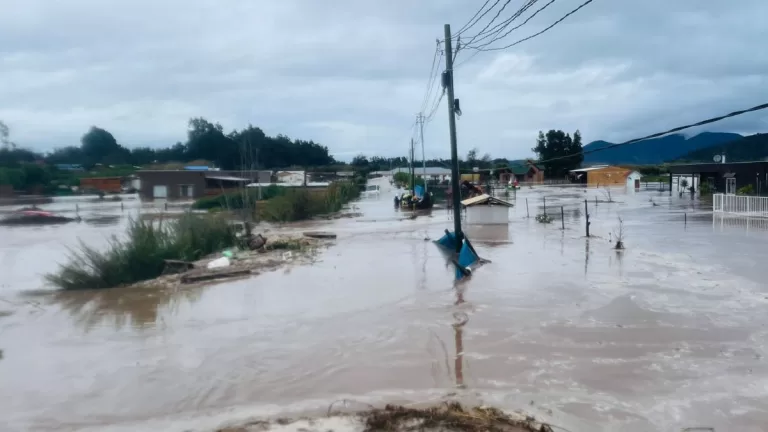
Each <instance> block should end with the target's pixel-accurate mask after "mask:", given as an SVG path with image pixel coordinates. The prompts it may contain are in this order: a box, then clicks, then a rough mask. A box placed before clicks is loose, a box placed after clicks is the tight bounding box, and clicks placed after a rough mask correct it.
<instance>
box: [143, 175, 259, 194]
mask: <svg viewBox="0 0 768 432" xmlns="http://www.w3.org/2000/svg"><path fill="white" fill-rule="evenodd" d="M136 176H137V177H138V179H139V184H140V188H139V196H140V197H141V198H142V199H150V200H152V199H171V200H174V199H197V198H200V197H203V196H211V195H219V194H222V193H224V192H228V191H231V190H235V189H237V188H239V187H243V186H245V185H247V184H249V183H254V182H255V183H261V182H266V183H269V182H270V180H271V177H272V172H271V171H196V170H142V171H137V172H136Z"/></svg>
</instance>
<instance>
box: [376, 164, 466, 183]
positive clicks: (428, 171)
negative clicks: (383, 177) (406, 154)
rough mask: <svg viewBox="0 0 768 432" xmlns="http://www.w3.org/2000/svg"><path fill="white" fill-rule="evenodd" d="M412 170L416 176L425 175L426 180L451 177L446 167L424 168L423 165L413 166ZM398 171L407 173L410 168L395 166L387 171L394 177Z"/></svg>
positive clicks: (440, 179) (441, 179)
mask: <svg viewBox="0 0 768 432" xmlns="http://www.w3.org/2000/svg"><path fill="white" fill-rule="evenodd" d="M413 171H414V172H415V173H416V177H424V176H425V175H426V177H427V179H428V180H433V181H444V180H448V179H450V178H451V170H450V169H448V168H441V167H426V168H424V167H419V166H415V167H414V168H413ZM399 172H404V173H406V174H408V173H409V172H410V168H408V167H403V168H395V169H393V170H391V171H389V175H390V176H392V177H394V175H395V174H397V173H399Z"/></svg>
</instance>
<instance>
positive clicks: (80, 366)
mask: <svg viewBox="0 0 768 432" xmlns="http://www.w3.org/2000/svg"><path fill="white" fill-rule="evenodd" d="M543 196H547V197H548V198H547V210H548V213H553V216H556V217H557V218H559V217H560V210H559V206H561V205H562V206H564V207H565V211H564V214H565V219H566V230H565V231H561V230H560V221H559V220H556V221H555V222H553V223H552V224H549V225H542V224H538V223H536V222H535V221H534V220H533V216H534V215H535V214H537V213H540V212H541V211H542V210H543V208H542V205H541V204H542V203H541V201H542V197H543ZM595 196H597V197H598V198H599V199H602V198H603V197H604V195H603V194H602V193H601V192H600V191H595V190H589V191H587V192H584V191H583V189H574V190H569V191H565V192H564V191H562V190H553V189H548V188H534V189H523V190H521V191H519V192H518V195H517V197H516V198H514V196H513V197H512V198H510V199H512V200H514V201H515V203H516V208H515V209H513V210H512V212H511V214H510V220H511V222H510V224H509V226H504V227H470V228H468V231H469V233H470V235H471V238H473V239H474V241H475V246H476V248H477V249H478V251H479V252H480V254H481V255H482V256H483V257H485V258H488V259H490V260H492V261H493V262H492V263H491V264H488V265H486V266H484V267H482V268H479V269H477V270H476V271H475V273H474V275H473V277H472V278H471V280H469V281H466V282H463V283H460V284H456V283H454V281H453V273H452V269H451V267H450V265H448V264H447V263H446V260H445V257H444V255H443V254H442V253H441V252H440V251H439V250H438V249H437V248H436V246H435V245H434V244H432V243H431V242H430V241H427V240H425V238H429V239H436V238H438V237H439V236H440V235H441V233H442V231H443V229H445V228H451V226H452V221H451V219H450V216H449V215H448V213H447V212H446V211H445V210H434V211H433V212H432V214H431V215H428V216H420V217H418V218H416V219H415V220H399V219H400V218H401V217H402V216H403V214H401V213H400V212H396V211H395V210H394V209H393V205H392V201H391V199H392V195H391V194H388V193H387V190H386V188H384V192H383V193H382V195H381V196H380V197H379V198H372V199H368V200H364V201H361V202H359V203H356V204H355V205H356V206H357V207H358V208H359V211H361V212H362V213H364V216H363V217H361V218H357V219H340V220H334V221H324V222H311V223H302V224H297V225H295V226H291V227H288V228H276V227H270V229H271V230H273V231H274V230H278V229H280V230H297V231H303V230H306V229H307V228H311V229H316V230H324V231H334V232H336V233H337V234H338V239H337V241H336V245H335V246H333V247H331V248H329V249H327V250H324V251H321V252H320V254H319V256H318V258H317V262H315V263H314V264H312V265H308V266H291V265H289V266H286V267H284V268H283V269H280V270H277V271H274V272H271V273H266V274H262V275H259V276H257V277H254V278H251V279H247V280H240V281H235V282H231V283H225V284H219V285H213V286H210V287H205V288H197V289H192V290H176V291H172V290H166V291H156V290H155V291H153V290H126V289H122V290H121V289H116V290H107V291H99V292H75V293H53V292H51V291H50V287H46V286H45V285H44V283H43V280H42V274H44V273H46V272H48V271H52V270H54V269H55V268H56V265H57V262H61V261H63V260H64V259H65V255H66V251H67V248H69V247H73V246H76V244H77V242H78V241H84V242H87V243H88V244H97V245H104V244H106V241H107V238H108V236H110V235H112V234H119V233H121V232H122V230H123V228H124V226H125V223H126V217H127V214H126V213H130V212H134V211H135V210H136V208H138V207H137V206H138V205H139V204H138V203H134V204H133V206H132V207H130V209H129V210H126V209H125V206H124V208H123V210H121V209H120V204H119V203H116V204H115V203H109V204H108V205H104V206H102V207H99V208H97V209H95V210H93V211H91V210H88V211H84V210H82V209H81V210H80V211H81V213H84V214H83V217H84V219H87V218H86V217H87V216H93V217H94V218H98V219H99V220H100V221H103V222H102V223H95V224H88V223H79V224H69V225H65V226H53V227H29V228H18V227H15V228H6V227H0V259H1V260H2V261H0V312H2V313H0V349H2V350H3V357H2V359H0V383H1V385H0V400H3V401H4V402H3V404H0V430H11V431H16V430H19V431H21V430H41V431H48V430H50V431H53V430H56V431H60V430H93V431H105V430H106V431H108V430H125V431H137V430H171V431H175V430H178V431H182V430H211V429H213V428H215V427H217V426H219V425H221V424H223V423H228V422H232V421H237V420H239V419H246V418H250V417H268V416H271V417H283V416H297V415H323V414H324V413H325V411H326V410H327V408H328V406H329V405H330V404H331V403H332V402H333V401H336V400H339V399H348V400H351V401H354V402H352V404H353V405H354V404H359V405H358V406H359V407H364V406H365V404H366V403H370V404H375V405H380V404H383V403H386V402H398V403H424V402H429V401H439V400H442V399H444V398H445V397H447V395H453V394H455V396H453V397H456V398H459V399H460V400H464V401H470V402H477V403H486V404H491V405H494V406H497V407H499V408H502V409H506V410H518V409H521V410H525V411H527V412H529V413H531V414H532V415H535V416H536V417H537V418H541V419H542V420H545V421H549V422H551V423H553V424H556V425H559V426H562V427H565V428H567V429H568V430H570V431H572V432H577V431H617V430H621V431H651V430H653V431H656V430H658V431H676V430H680V429H681V428H684V427H694V426H707V427H714V428H715V429H716V430H717V431H729V430H740V431H750V432H751V431H765V430H768V426H766V425H768V363H766V357H767V356H768V352H767V351H768V350H767V349H766V342H767V341H768V287H766V284H765V282H764V281H765V280H766V279H767V277H766V276H768V268H766V266H765V264H764V263H765V262H766V259H767V258H768V250H767V249H766V248H765V246H764V245H765V244H766V240H768V224H766V223H765V222H764V221H760V220H744V219H739V218H721V217H713V215H712V214H711V213H710V212H709V211H708V210H709V209H708V206H707V203H706V201H699V200H693V201H692V200H690V199H689V198H688V197H687V196H686V197H684V198H682V199H681V198H679V197H677V196H675V197H672V198H670V197H669V196H668V195H666V194H660V193H658V192H641V193H637V194H626V193H623V192H619V191H616V192H614V193H613V194H612V196H613V199H615V200H616V201H620V202H618V203H612V204H606V203H598V205H597V206H595V204H594V202H591V203H589V205H588V208H589V212H590V214H591V217H592V221H593V224H592V233H593V234H594V235H595V236H596V237H594V238H591V239H589V240H587V239H585V238H584V237H583V235H584V226H583V223H584V219H583V213H584V204H583V198H582V197H587V198H588V199H592V200H594V197H595ZM525 198H528V200H529V209H530V212H531V216H532V217H531V219H526V218H525V202H524V200H525ZM651 198H652V199H653V200H654V202H656V203H657V204H659V205H658V206H652V204H651V203H650V199H651ZM70 204H71V202H66V203H64V204H62V203H60V202H55V203H53V204H51V205H49V206H47V207H46V206H43V207H44V208H50V207H51V206H54V207H55V206H57V205H59V206H70ZM684 213H688V218H687V225H686V224H684V218H683V215H684ZM130 214H134V213H130ZM618 216H621V217H622V219H623V221H624V222H623V224H624V231H625V243H626V245H627V250H625V251H624V252H620V253H617V252H615V251H613V250H612V249H611V246H610V244H609V240H608V239H609V236H610V237H613V232H614V231H616V230H617V227H618Z"/></svg>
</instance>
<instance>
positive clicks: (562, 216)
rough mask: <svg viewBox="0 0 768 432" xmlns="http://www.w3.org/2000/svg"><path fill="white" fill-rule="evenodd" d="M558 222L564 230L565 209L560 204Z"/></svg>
mask: <svg viewBox="0 0 768 432" xmlns="http://www.w3.org/2000/svg"><path fill="white" fill-rule="evenodd" d="M560 222H561V225H562V227H563V231H565V209H564V208H563V206H560Z"/></svg>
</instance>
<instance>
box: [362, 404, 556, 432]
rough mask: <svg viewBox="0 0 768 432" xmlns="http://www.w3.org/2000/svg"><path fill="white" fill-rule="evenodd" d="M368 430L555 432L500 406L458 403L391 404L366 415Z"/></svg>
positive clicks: (366, 428) (547, 426) (530, 418)
mask: <svg viewBox="0 0 768 432" xmlns="http://www.w3.org/2000/svg"><path fill="white" fill-rule="evenodd" d="M362 420H363V421H364V423H365V429H364V430H365V431H366V432H368V431H371V432H372V431H407V430H447V431H476V432H481V431H482V432H485V431H506V432H525V431H527V432H552V427H550V426H549V425H547V424H539V423H537V422H536V421H535V420H534V419H533V418H532V417H527V418H514V417H512V416H510V415H507V414H505V413H504V412H503V411H501V410H499V409H496V408H486V407H476V408H471V409H465V408H464V407H462V406H461V404H459V403H458V402H450V403H446V404H443V405H440V406H436V407H432V408H426V409H418V408H407V407H403V406H397V405H387V406H386V407H385V408H384V409H373V410H370V411H368V412H365V413H363V414H362Z"/></svg>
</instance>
